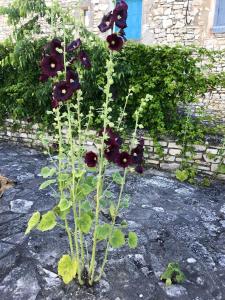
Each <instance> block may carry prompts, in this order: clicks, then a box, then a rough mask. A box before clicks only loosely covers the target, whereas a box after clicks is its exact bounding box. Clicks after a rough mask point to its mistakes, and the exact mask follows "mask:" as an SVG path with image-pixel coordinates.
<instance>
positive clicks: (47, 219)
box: [37, 211, 57, 231]
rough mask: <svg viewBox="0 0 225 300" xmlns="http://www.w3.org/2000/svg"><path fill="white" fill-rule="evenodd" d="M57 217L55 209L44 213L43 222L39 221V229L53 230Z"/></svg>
mask: <svg viewBox="0 0 225 300" xmlns="http://www.w3.org/2000/svg"><path fill="white" fill-rule="evenodd" d="M56 224H57V223H56V218H55V214H54V212H53V211H49V212H47V213H46V214H44V215H43V216H42V218H41V222H40V223H39V225H38V227H37V229H38V230H40V231H47V230H51V229H53V228H54V227H55V226H56Z"/></svg>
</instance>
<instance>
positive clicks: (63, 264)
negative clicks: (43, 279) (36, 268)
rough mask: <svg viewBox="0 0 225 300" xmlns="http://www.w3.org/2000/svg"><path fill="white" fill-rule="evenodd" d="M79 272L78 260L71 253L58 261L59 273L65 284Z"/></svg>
mask: <svg viewBox="0 0 225 300" xmlns="http://www.w3.org/2000/svg"><path fill="white" fill-rule="evenodd" d="M76 274H77V261H76V259H73V260H72V258H71V257H70V256H69V255H63V256H62V257H61V259H60V261H59V263H58V275H59V276H61V277H62V279H63V282H64V283H65V284H68V283H70V282H71V281H72V280H73V279H74V278H75V277H76Z"/></svg>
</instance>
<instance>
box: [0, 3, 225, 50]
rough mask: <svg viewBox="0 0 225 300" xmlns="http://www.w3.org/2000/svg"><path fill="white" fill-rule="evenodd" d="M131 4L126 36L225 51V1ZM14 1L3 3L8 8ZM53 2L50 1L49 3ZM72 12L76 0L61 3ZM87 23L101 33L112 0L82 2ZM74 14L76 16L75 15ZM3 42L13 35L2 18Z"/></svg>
mask: <svg viewBox="0 0 225 300" xmlns="http://www.w3.org/2000/svg"><path fill="white" fill-rule="evenodd" d="M126 1H127V3H128V5H129V13H128V28H127V30H126V31H127V36H128V38H129V39H134V40H138V41H140V42H143V43H145V44H159V43H160V44H176V43H181V44H185V45H190V44H196V45H200V46H203V47H206V48H209V49H224V48H225V1H224V0H126ZM11 2H12V0H0V6H8V5H9V4H10V3H11ZM46 2H47V3H50V2H51V0H47V1H46ZM60 2H61V4H62V5H63V6H68V7H70V8H71V10H73V8H74V7H75V4H76V2H77V0H60ZM79 3H80V7H81V10H82V11H83V15H84V22H85V24H86V25H87V27H88V28H89V29H90V30H91V31H93V32H95V33H98V34H99V31H98V28H97V26H98V24H99V23H100V20H101V18H102V15H103V14H104V13H106V12H107V11H109V10H110V9H111V8H112V7H113V4H112V0H83V1H82V0H80V1H79ZM74 14H75V13H74ZM0 28H1V29H0V40H3V39H4V38H5V37H6V36H7V35H8V34H9V32H10V28H9V27H8V26H7V22H6V19H5V18H4V17H2V16H0Z"/></svg>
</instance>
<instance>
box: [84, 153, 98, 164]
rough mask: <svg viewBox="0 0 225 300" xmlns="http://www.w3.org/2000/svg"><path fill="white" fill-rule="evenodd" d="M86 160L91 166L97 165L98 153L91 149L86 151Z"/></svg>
mask: <svg viewBox="0 0 225 300" xmlns="http://www.w3.org/2000/svg"><path fill="white" fill-rule="evenodd" d="M84 161H85V163H86V164H87V166H88V167H89V168H94V167H96V165H97V162H98V156H97V154H96V153H94V152H92V151H89V152H87V153H86V155H85V157H84Z"/></svg>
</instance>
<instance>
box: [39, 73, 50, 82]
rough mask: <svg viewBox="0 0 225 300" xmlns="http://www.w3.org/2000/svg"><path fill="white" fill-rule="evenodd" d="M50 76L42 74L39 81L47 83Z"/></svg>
mask: <svg viewBox="0 0 225 300" xmlns="http://www.w3.org/2000/svg"><path fill="white" fill-rule="evenodd" d="M48 78H49V77H48V75H46V74H41V75H40V77H39V81H41V82H46V81H47V80H48Z"/></svg>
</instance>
